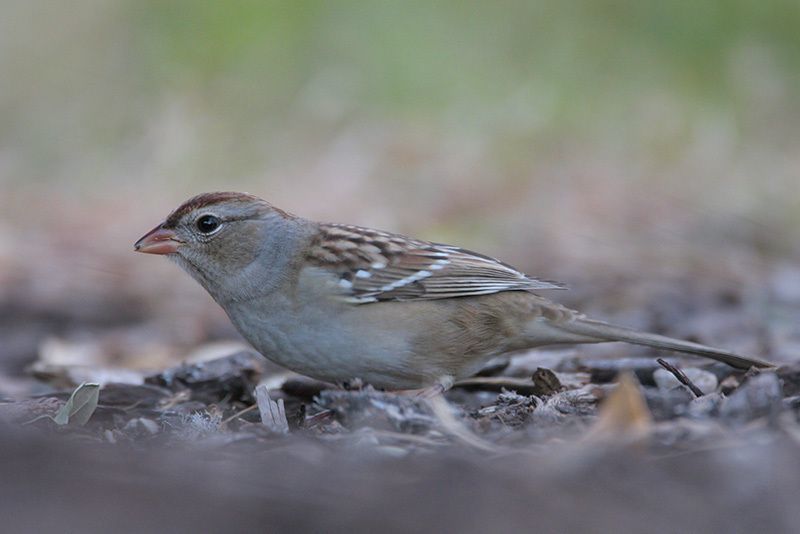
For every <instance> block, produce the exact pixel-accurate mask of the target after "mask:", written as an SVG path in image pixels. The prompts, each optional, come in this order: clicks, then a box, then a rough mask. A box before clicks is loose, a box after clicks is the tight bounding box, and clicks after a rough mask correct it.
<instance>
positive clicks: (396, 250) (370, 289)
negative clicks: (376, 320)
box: [307, 224, 564, 303]
mask: <svg viewBox="0 0 800 534" xmlns="http://www.w3.org/2000/svg"><path fill="white" fill-rule="evenodd" d="M307 260H308V261H309V263H311V264H312V265H316V266H320V267H324V268H328V269H331V270H332V271H334V272H335V273H336V274H337V275H338V276H339V278H340V281H339V285H340V287H342V289H343V290H344V291H345V293H346V294H347V295H348V297H349V298H350V299H351V300H352V301H353V302H356V303H368V302H376V301H384V300H412V299H442V298H451V297H464V296H471V295H487V294H490V293H498V292H500V291H534V290H541V289H563V288H564V286H563V285H561V284H558V283H556V282H549V281H545V280H538V279H536V278H531V277H528V276H526V275H525V274H524V273H522V272H520V271H518V270H517V269H515V268H513V267H511V266H510V265H507V264H505V263H503V262H501V261H498V260H496V259H494V258H490V257H488V256H484V255H482V254H478V253H476V252H472V251H469V250H465V249H462V248H459V247H454V246H451V245H442V244H437V243H430V242H427V241H422V240H418V239H411V238H408V237H405V236H402V235H399V234H392V233H389V232H382V231H379V230H372V229H369V228H362V227H358V226H350V225H341V224H325V225H322V226H321V227H320V233H319V235H318V236H317V238H316V239H315V241H314V242H313V243H312V246H311V247H310V249H309V255H308V258H307Z"/></svg>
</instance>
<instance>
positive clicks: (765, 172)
mask: <svg viewBox="0 0 800 534" xmlns="http://www.w3.org/2000/svg"><path fill="white" fill-rule="evenodd" d="M799 29H800V4H798V3H797V2H796V1H794V0H772V1H769V2H753V1H747V0H717V1H714V0H707V1H704V2H700V3H696V2H683V1H673V2H662V1H657V0H640V1H635V2H634V1H630V2H626V1H597V0H585V1H572V2H545V1H509V0H501V1H497V2H479V1H462V0H451V1H442V2H436V3H430V2H418V1H409V2H403V3H392V2H360V1H355V0H353V1H340V2H322V1H307V2H269V1H255V0H242V1H229V2H217V1H213V0H191V1H189V0H185V1H181V0H170V1H162V0H73V1H71V2H69V3H63V2H55V1H47V0H33V1H31V0H6V1H4V2H3V5H2V7H1V8H0V340H2V342H0V392H4V393H15V392H20V391H23V390H26V389H30V388H31V387H34V386H33V385H32V384H33V382H32V380H31V379H30V378H29V377H30V373H31V371H32V369H33V370H35V371H36V373H37V374H38V376H40V377H45V378H48V377H49V378H51V379H55V380H56V381H58V380H63V381H64V382H65V383H69V382H75V381H76V380H79V378H80V377H76V376H74V375H69V376H66V375H65V374H64V369H65V368H71V369H73V371H74V368H75V367H76V366H78V367H80V365H83V366H85V367H86V368H95V369H96V368H98V367H101V366H107V367H109V368H113V369H116V370H115V371H114V372H115V373H117V374H114V375H113V377H114V378H115V379H120V377H121V375H120V374H119V373H120V372H121V371H120V369H122V368H140V369H141V368H159V367H163V366H166V365H167V364H171V363H174V362H175V361H179V360H181V359H184V358H186V357H187V355H190V354H192V352H193V351H197V349H198V347H200V348H203V347H206V348H208V345H207V343H209V342H211V341H224V340H235V339H237V335H236V333H235V332H234V331H233V329H232V327H230V326H229V325H228V323H227V321H226V320H225V317H224V315H223V314H222V312H220V311H219V310H218V309H217V308H216V306H215V305H214V304H213V302H212V301H211V299H210V298H209V297H207V296H206V295H205V294H204V292H203V291H202V290H201V289H200V288H199V287H198V286H196V285H195V284H194V283H193V282H192V281H191V280H190V279H189V278H188V277H187V276H185V275H184V274H183V273H181V272H179V270H178V269H177V267H175V266H174V265H170V264H169V263H168V262H166V261H164V260H163V259H160V258H156V257H150V256H142V255H134V254H133V252H132V244H133V242H134V241H135V240H136V239H137V238H138V237H140V236H141V235H142V234H143V233H144V232H145V231H147V230H148V229H150V228H151V227H153V226H154V225H156V224H157V223H159V222H160V220H161V219H162V218H163V217H164V216H165V215H166V214H167V213H168V212H169V211H170V210H171V209H173V208H174V207H176V206H177V205H178V204H179V203H180V202H181V201H183V200H184V199H186V198H187V197H189V196H192V195H194V194H196V193H199V192H202V191H208V190H243V191H248V192H251V193H254V194H257V195H259V196H262V197H264V198H266V199H268V200H270V201H271V202H273V203H275V204H276V205H278V206H280V207H282V208H284V209H287V210H289V211H292V212H294V213H297V214H299V215H303V216H307V217H310V218H317V219H323V220H332V221H340V222H349V223H355V224H363V225H371V226H377V227H381V228H384V229H388V230H393V231H398V232H403V233H408V234H412V235H415V236H418V237H422V238H427V239H431V240H439V241H446V242H451V243H454V244H459V245H462V246H465V247H468V248H472V249H477V250H481V251H484V252H487V253H489V254H493V255H496V256H499V257H501V258H503V259H504V260H506V261H508V262H510V263H512V264H514V265H516V266H518V267H519V268H521V269H523V270H525V271H527V272H529V273H531V274H533V275H535V276H540V277H543V278H548V279H555V280H560V281H563V282H566V283H567V284H568V285H569V286H571V287H572V288H573V290H572V291H570V292H568V293H567V292H564V293H559V294H558V295H555V296H556V297H557V298H559V299H560V300H561V301H562V302H565V303H567V304H570V305H576V306H582V307H583V309H585V310H586V311H589V312H592V313H595V314H598V315H600V316H601V317H603V318H606V319H611V320H617V321H620V322H624V323H626V324H629V325H631V326H638V327H647V328H651V329H655V330H658V331H663V332H667V333H670V334H672V335H681V336H685V337H689V338H694V339H700V340H702V341H705V342H709V343H712V342H713V343H717V344H721V345H725V346H728V347H730V348H734V349H738V350H742V351H747V350H749V351H756V352H759V353H761V354H762V355H763V356H765V357H771V358H774V359H778V360H780V359H784V360H785V359H791V358H793V357H794V358H796V357H797V355H798V354H799V353H800V351H798V347H800V332H798V328H797V326H796V323H797V320H796V319H797V309H798V306H800V269H799V268H798V259H800V239H798V236H799V235H800V150H799V149H800V146H798V140H800V31H798V30H799ZM701 311H702V312H703V313H702V314H700V312H701ZM617 350H619V349H617ZM32 366H34V367H32ZM93 379H98V378H97V376H96V375H95V376H93Z"/></svg>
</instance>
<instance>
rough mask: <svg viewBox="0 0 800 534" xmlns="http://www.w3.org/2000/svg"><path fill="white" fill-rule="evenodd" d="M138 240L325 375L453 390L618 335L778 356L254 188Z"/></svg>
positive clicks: (218, 199)
mask: <svg viewBox="0 0 800 534" xmlns="http://www.w3.org/2000/svg"><path fill="white" fill-rule="evenodd" d="M134 249H135V250H136V251H138V252H144V253H148V254H160V255H165V256H167V257H168V258H169V259H171V260H173V261H175V262H176V263H177V264H178V265H180V266H181V267H182V268H183V269H184V270H185V271H186V272H187V273H189V275H191V276H192V277H193V278H194V279H195V280H197V282H199V283H200V285H201V286H203V287H204V288H205V290H206V291H208V293H209V294H210V295H211V296H212V297H213V298H214V300H215V301H216V302H217V303H218V304H219V305H220V306H221V307H222V308H223V309H224V310H225V312H226V313H227V314H228V317H229V318H230V320H231V321H232V322H233V324H234V325H235V326H236V328H237V329H238V331H239V332H240V333H241V334H242V336H244V338H245V339H246V340H247V341H248V342H249V343H250V344H252V345H253V347H255V349H256V350H258V352H260V353H261V354H262V355H264V356H265V357H266V358H268V359H270V360H272V361H273V362H275V363H277V364H279V365H282V366H284V367H286V368H288V369H291V370H293V371H296V372H298V373H300V374H303V375H307V376H310V377H313V378H316V379H319V380H323V381H327V382H334V383H341V382H344V381H348V380H352V379H354V378H358V379H361V380H362V381H364V382H366V383H369V384H372V385H373V386H375V387H378V388H384V389H387V390H438V391H444V390H447V389H449V388H450V387H451V386H452V385H453V384H454V383H455V382H456V381H457V380H459V379H462V378H466V377H468V376H470V375H473V374H474V373H476V372H477V371H479V370H480V369H481V368H482V367H483V366H484V365H485V364H486V362H487V361H488V360H490V359H491V358H493V357H496V356H498V355H501V354H505V353H510V352H516V351H521V350H524V349H531V348H534V347H541V346H545V345H557V344H579V343H603V342H612V341H624V342H627V343H632V344H636V345H644V346H647V347H652V348H656V349H664V350H671V351H678V352H684V353H689V354H693V355H697V356H703V357H706V358H711V359H713V360H717V361H720V362H724V363H726V364H728V365H730V366H733V367H735V368H738V369H749V368H751V367H759V368H762V367H772V364H770V363H769V362H766V361H762V360H759V359H755V358H750V357H745V356H740V355H738V354H735V353H733V352H729V351H726V350H722V349H717V348H713V347H709V346H705V345H701V344H698V343H692V342H688V341H681V340H678V339H673V338H669V337H665V336H662V335H657V334H651V333H646V332H640V331H637V330H633V329H630V328H625V327H622V326H615V325H612V324H608V323H605V322H602V321H598V320H594V319H589V318H587V317H585V316H584V315H583V314H581V313H579V312H576V311H573V310H571V309H569V308H566V307H564V306H562V305H560V304H557V303H555V302H552V301H550V300H548V299H546V298H544V297H542V296H540V295H539V294H538V293H539V292H542V291H549V290H558V289H563V288H564V286H563V285H561V284H559V283H557V282H551V281H548V280H542V279H539V278H534V277H531V276H528V275H526V274H524V273H522V272H521V271H519V270H518V269H516V268H514V267H512V266H510V265H508V264H506V263H503V262H502V261H500V260H497V259H495V258H492V257H489V256H486V255H483V254H479V253H477V252H472V251H470V250H467V249H464V248H461V247H458V246H453V245H445V244H440V243H432V242H428V241H424V240H421V239H414V238H411V237H407V236H404V235H400V234H396V233H392V232H386V231H382V230H374V229H371V228H364V227H361V226H354V225H349V224H336V223H321V222H315V221H312V220H308V219H304V218H302V217H298V216H296V215H293V214H291V213H288V212H286V211H284V210H282V209H279V208H277V207H275V206H273V205H272V204H270V203H268V202H267V201H265V200H262V199H260V198H258V197H255V196H252V195H249V194H246V193H237V192H215V193H204V194H201V195H198V196H195V197H193V198H191V199H189V200H187V201H186V202H184V203H183V204H181V205H180V206H179V207H178V208H177V209H175V210H174V211H173V212H172V213H170V214H169V216H168V217H167V218H166V220H164V222H162V223H161V224H159V225H158V226H156V227H155V228H154V229H153V230H151V231H150V232H148V233H147V234H145V235H144V236H143V237H142V238H141V239H139V241H137V242H136V244H135V245H134Z"/></svg>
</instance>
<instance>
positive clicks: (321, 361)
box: [226, 306, 438, 389]
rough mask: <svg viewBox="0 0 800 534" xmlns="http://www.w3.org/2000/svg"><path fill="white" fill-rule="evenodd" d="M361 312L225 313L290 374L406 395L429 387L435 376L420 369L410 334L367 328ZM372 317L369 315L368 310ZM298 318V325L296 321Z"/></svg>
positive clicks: (360, 309)
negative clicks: (360, 383) (363, 384)
mask: <svg viewBox="0 0 800 534" xmlns="http://www.w3.org/2000/svg"><path fill="white" fill-rule="evenodd" d="M366 308H367V307H366V306H358V307H353V308H349V309H345V310H336V311H333V312H332V311H331V310H324V309H320V308H317V307H315V308H314V309H311V310H309V309H306V310H302V311H301V310H297V309H295V310H293V309H292V308H291V307H289V306H281V307H279V308H274V309H273V310H272V311H270V312H268V313H264V314H253V313H252V312H250V311H247V310H243V309H237V307H235V306H232V307H228V308H227V309H226V311H227V312H228V315H229V316H230V318H231V320H232V322H233V323H234V325H235V326H236V327H237V329H238V330H239V331H240V332H241V333H242V335H243V336H244V337H245V338H246V339H247V340H248V341H249V342H250V344H252V345H253V347H254V348H255V349H256V350H258V351H259V352H260V353H261V354H263V355H264V356H265V357H267V358H268V359H270V360H271V361H273V362H275V363H277V364H279V365H282V366H284V367H286V368H288V369H291V370H292V371H295V372H298V373H301V374H304V375H307V376H310V377H313V378H317V379H319V380H325V381H329V382H343V381H346V380H351V379H354V378H360V379H362V380H364V381H365V382H367V383H370V384H373V385H374V386H376V387H384V388H390V389H411V388H417V387H424V386H426V385H430V384H431V383H434V382H435V381H436V380H437V379H438V377H435V376H432V375H434V374H435V372H427V371H426V370H425V369H420V368H419V367H420V366H419V364H418V362H419V358H415V357H414V354H413V352H412V349H411V339H410V337H411V336H410V334H411V333H410V332H408V331H407V330H406V329H403V328H402V326H401V325H398V328H396V329H391V330H386V329H385V326H384V327H379V326H378V325H375V327H372V326H371V325H370V322H372V321H375V319H376V317H375V315H374V313H373V314H370V313H366V312H368V311H370V310H366ZM372 311H373V312H374V310H372ZM300 317H302V320H301V319H300Z"/></svg>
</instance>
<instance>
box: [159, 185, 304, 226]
mask: <svg viewBox="0 0 800 534" xmlns="http://www.w3.org/2000/svg"><path fill="white" fill-rule="evenodd" d="M231 202H238V203H256V204H262V205H263V206H265V207H267V208H269V209H271V210H274V211H275V212H276V213H278V214H279V215H281V216H282V217H284V218H287V219H288V218H291V217H293V216H292V215H291V214H289V213H287V212H285V211H283V210H281V209H279V208H276V207H275V206H273V205H271V204H270V203H269V202H267V201H266V200H263V199H260V198H258V197H257V196H254V195H251V194H248V193H239V192H236V191H215V192H213V193H201V194H199V195H197V196H194V197H192V198H190V199H189V200H187V201H186V202H184V203H183V204H181V205H180V206H178V208H177V209H175V211H173V212H172V213H170V214H169V216H168V217H167V220H166V221H165V222H164V226H166V227H174V226H176V225H177V224H178V222H179V221H180V220H181V219H182V218H183V217H184V216H185V215H187V214H188V213H191V212H193V211H195V210H198V209H201V208H207V207H209V206H214V205H217V204H225V203H231Z"/></svg>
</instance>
